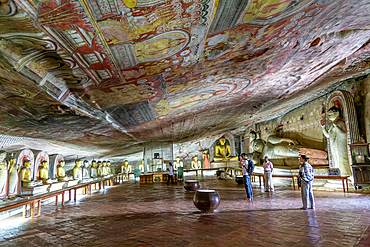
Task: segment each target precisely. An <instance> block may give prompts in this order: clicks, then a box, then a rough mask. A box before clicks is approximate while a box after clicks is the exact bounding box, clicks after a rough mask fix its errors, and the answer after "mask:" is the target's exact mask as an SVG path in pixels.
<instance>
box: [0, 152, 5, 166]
mask: <svg viewBox="0 0 370 247" xmlns="http://www.w3.org/2000/svg"><path fill="white" fill-rule="evenodd" d="M5 158H6V152H5V151H4V150H1V151H0V164H1V163H3V161H4V160H5Z"/></svg>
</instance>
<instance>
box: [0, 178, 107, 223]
mask: <svg viewBox="0 0 370 247" xmlns="http://www.w3.org/2000/svg"><path fill="white" fill-rule="evenodd" d="M107 181H109V182H112V183H113V178H105V179H101V180H95V181H91V182H88V183H82V184H78V185H75V186H71V187H67V188H64V189H61V190H57V191H53V192H48V193H45V194H41V195H36V196H30V197H28V198H23V199H19V200H16V201H13V202H7V203H4V204H1V205H0V212H4V211H8V210H11V209H15V208H19V207H22V206H23V217H24V218H26V217H27V216H28V214H27V211H28V207H29V212H30V213H29V216H30V217H31V218H34V217H35V216H38V215H41V201H42V200H46V199H49V198H51V197H55V206H58V202H59V198H58V197H59V195H61V196H62V206H63V205H64V203H65V200H64V199H65V192H67V191H68V193H69V201H71V200H72V191H73V190H74V198H73V199H74V200H75V201H76V200H77V190H78V189H82V194H84V195H85V194H88V195H91V185H92V184H95V190H96V184H99V190H100V189H101V187H103V189H104V188H105V182H107ZM36 208H37V212H36Z"/></svg>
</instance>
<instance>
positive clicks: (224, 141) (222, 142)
mask: <svg viewBox="0 0 370 247" xmlns="http://www.w3.org/2000/svg"><path fill="white" fill-rule="evenodd" d="M218 142H219V143H220V145H222V146H224V145H225V143H226V138H225V137H224V136H222V137H221V138H220V139H218Z"/></svg>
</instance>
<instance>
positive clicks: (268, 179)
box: [263, 156, 274, 192]
mask: <svg viewBox="0 0 370 247" xmlns="http://www.w3.org/2000/svg"><path fill="white" fill-rule="evenodd" d="M273 169H274V165H273V164H272V162H271V161H269V157H268V156H265V162H263V170H264V174H263V177H264V180H265V192H269V191H274V184H273V182H272V170H273Z"/></svg>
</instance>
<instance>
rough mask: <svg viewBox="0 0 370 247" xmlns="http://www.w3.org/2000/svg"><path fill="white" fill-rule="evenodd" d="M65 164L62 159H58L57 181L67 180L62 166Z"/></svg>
mask: <svg viewBox="0 0 370 247" xmlns="http://www.w3.org/2000/svg"><path fill="white" fill-rule="evenodd" d="M65 164H66V162H65V161H64V160H61V161H59V165H58V167H57V178H58V181H68V178H67V177H66V169H65V168H64V165H65Z"/></svg>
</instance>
